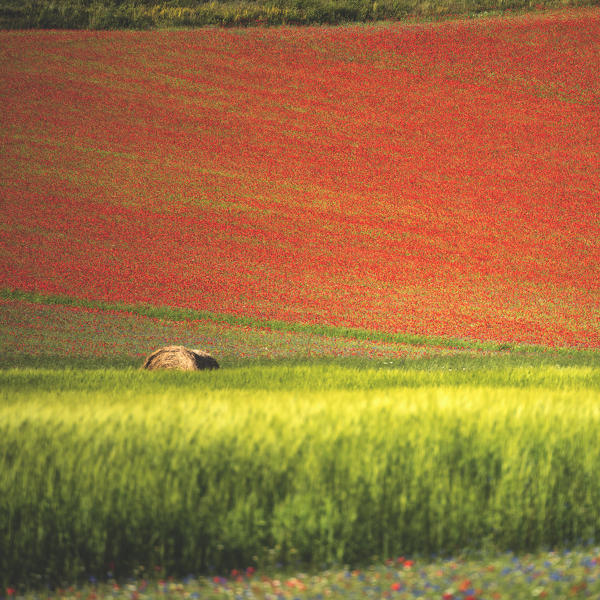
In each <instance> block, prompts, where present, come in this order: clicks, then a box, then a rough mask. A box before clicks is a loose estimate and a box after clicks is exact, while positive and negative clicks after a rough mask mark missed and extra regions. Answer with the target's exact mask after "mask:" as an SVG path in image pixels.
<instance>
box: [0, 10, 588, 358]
mask: <svg viewBox="0 0 600 600" xmlns="http://www.w3.org/2000/svg"><path fill="white" fill-rule="evenodd" d="M599 36H600V11H599V10H598V9H597V8H592V9H587V10H578V11H571V10H565V11H559V12H554V13H547V14H542V15H529V16H519V17H507V18H505V19H482V20H477V21H461V20H458V21H452V22H448V23H441V24H429V25H427V24H421V25H413V26H401V25H372V26H348V27H340V28H318V27H317V28H306V29H298V28H276V29H247V30H235V29H234V30H213V29H206V30H194V31H185V30H180V31H158V32H127V31H110V32H89V31H77V32H73V31H64V32H62V31H31V32H21V31H17V32H7V31H4V32H0V51H1V55H0V65H1V67H2V69H1V73H2V75H1V76H0V77H1V79H0V83H1V86H0V102H1V103H2V106H3V108H4V110H3V112H2V115H1V116H0V132H1V133H0V135H1V140H2V148H3V160H2V163H1V165H0V169H1V171H0V182H1V186H2V188H1V192H2V202H3V224H2V234H3V235H2V237H1V238H0V273H1V274H2V281H3V286H4V287H5V288H9V289H16V290H24V291H31V292H42V293H47V294H59V295H70V296H73V297H77V298H89V299H93V300H104V301H110V302H124V303H129V304H133V303H136V302H140V303H145V304H150V305H165V306H173V307H185V308H192V309H197V310H206V311H212V312H216V313H222V314H232V315H241V316H246V317H254V318H260V319H277V320H282V321H288V322H291V323H297V322H301V323H308V324H319V325H333V326H347V327H358V328H363V329H370V330H377V331H385V332H400V333H403V334H418V335H434V336H450V337H459V338H470V339H477V340H489V341H495V342H512V343H538V344H539V343H541V344H546V345H555V346H587V347H598V346H599V345H600V338H599V333H598V332H599V331H600V324H599V317H598V315H599V314H600V311H599V302H600V296H599V291H598V282H599V281H600V272H599V270H600V267H599V265H600V242H599V240H600V231H599V228H600V226H599V223H600V220H599V219H598V213H599V209H600V206H599V205H600V198H599V195H598V187H597V182H598V180H599V178H600V173H599V168H600V167H599V166H598V161H597V140H598V139H599V137H600V116H599V112H598V102H599V98H600V79H599V78H600V76H599V73H600V68H598V67H599V65H598V53H597V51H596V49H597V48H598V45H599V44H600V41H599Z"/></svg>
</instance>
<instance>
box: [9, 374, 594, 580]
mask: <svg viewBox="0 0 600 600" xmlns="http://www.w3.org/2000/svg"><path fill="white" fill-rule="evenodd" d="M599 379H600V377H599V373H598V370H597V369H595V368H592V367H586V368H562V369H560V368H553V367H540V368H538V369H528V368H522V369H518V368H517V369H504V370H502V369H500V370H492V371H487V372H480V373H479V377H477V378H476V380H475V381H479V382H480V383H479V384H476V383H475V381H471V380H470V379H469V378H468V376H467V375H465V372H463V371H445V372H425V371H405V372H402V371H381V370H368V369H345V368H342V367H335V366H331V365H330V366H295V367H288V368H279V369H278V368H271V369H259V368H245V369H231V370H229V371H227V370H223V371H221V372H213V373H197V374H189V375H185V374H176V375H174V374H171V373H155V374H150V373H144V372H139V371H110V370H107V371H87V372H81V371H69V370H65V371H33V370H32V371H26V370H12V371H11V370H9V371H4V372H0V382H1V384H0V389H2V402H1V404H0V515H1V518H0V573H2V576H3V577H4V578H5V580H6V583H9V582H13V583H14V582H16V581H28V582H32V581H38V580H39V581H40V582H43V581H54V582H57V581H60V580H70V581H73V580H74V579H76V578H77V577H82V576H84V575H86V576H87V575H96V576H102V575H103V574H105V573H106V571H107V570H109V569H114V570H116V572H117V574H118V573H121V574H125V573H131V572H132V571H133V570H134V569H135V568H136V567H137V566H139V565H145V566H146V567H150V568H153V567H155V566H157V567H160V569H161V570H164V571H166V572H168V573H170V574H186V573H190V572H192V573H198V572H202V571H204V572H205V571H207V570H209V569H210V568H211V567H214V568H226V567H232V566H238V567H239V566H247V565H251V564H252V565H256V564H258V566H261V565H264V564H265V563H266V562H267V561H271V560H272V561H281V562H284V563H294V562H295V561H297V560H301V561H304V562H306V563H310V564H312V565H321V564H323V563H331V562H338V561H343V562H349V563H360V562H361V561H366V560H369V559H370V558H372V557H373V556H374V555H377V556H379V557H385V556H387V555H400V554H414V553H431V552H453V551H455V550H456V549H459V548H465V547H473V548H481V547H485V546H488V547H499V548H503V549H513V550H520V549H531V548H535V547H539V546H543V545H554V544H562V543H571V542H577V541H581V540H587V539H589V538H594V537H597V536H598V534H599V533H600V516H599V514H598V510H597V507H598V506H600V480H598V478H597V473H598V469H599V468H600V446H599V444H598V430H599V429H598V428H599V425H600V403H599V402H598V400H599V389H600V383H599Z"/></svg>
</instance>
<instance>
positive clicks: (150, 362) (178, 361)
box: [142, 346, 219, 371]
mask: <svg viewBox="0 0 600 600" xmlns="http://www.w3.org/2000/svg"><path fill="white" fill-rule="evenodd" d="M142 368H144V369H149V370H155V369H175V370H178V371H199V370H201V369H218V368H219V363H218V362H217V361H216V360H215V359H214V358H213V357H212V356H211V355H210V354H209V353H208V352H204V351H203V350H195V349H192V350H190V349H189V348H186V347H185V346H164V347H163V348H159V349H158V350H155V351H154V352H153V353H152V354H150V355H149V356H148V358H146V361H145V362H144V365H143V367H142Z"/></svg>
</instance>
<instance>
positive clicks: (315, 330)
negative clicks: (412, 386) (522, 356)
mask: <svg viewBox="0 0 600 600" xmlns="http://www.w3.org/2000/svg"><path fill="white" fill-rule="evenodd" d="M0 298H3V299H6V300H21V301H27V302H32V303H37V304H44V305H53V304H55V305H61V306H77V307H81V308H88V309H97V310H104V311H119V312H126V313H131V314H136V315H140V316H145V317H150V318H154V319H162V320H168V321H197V320H207V321H212V322H215V323H227V324H229V325H241V326H246V327H253V328H258V329H271V330H274V331H291V332H297V333H306V334H314V335H324V336H330V337H339V338H348V339H355V340H371V341H381V342H389V343H397V344H408V345H414V346H424V347H442V348H453V349H457V350H479V351H516V352H528V353H533V352H544V351H546V350H548V349H547V348H545V347H544V346H539V345H533V344H509V343H504V342H488V341H478V340H470V339H464V338H455V337H442V336H425V335H413V334H405V333H390V332H385V331H377V330H372V329H361V328H354V327H337V326H334V325H313V324H308V323H294V322H288V321H279V320H273V319H256V318H252V317H245V316H241V315H230V314H223V313H215V312H211V311H205V310H195V309H191V308H181V307H173V306H153V305H150V304H143V303H136V304H126V303H122V302H106V301H102V300H91V299H86V298H78V297H74V296H64V295H58V294H45V293H40V292H32V291H24V290H17V289H10V288H1V289H0ZM551 350H552V352H561V353H567V354H568V353H571V352H574V351H575V349H572V348H552V349H551ZM591 352H593V351H591Z"/></svg>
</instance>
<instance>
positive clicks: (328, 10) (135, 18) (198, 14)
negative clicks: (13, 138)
mask: <svg viewBox="0 0 600 600" xmlns="http://www.w3.org/2000/svg"><path fill="white" fill-rule="evenodd" d="M597 4H598V0H436V1H435V2H429V1H428V0H214V1H212V2H202V1H199V0H171V1H169V2H157V1H156V0H97V1H94V2H91V1H90V0H25V1H22V0H0V29H30V28H41V29H150V28H168V27H205V26H247V25H310V24H331V25H333V24H341V23H350V22H372V21H384V20H407V19H415V18H417V19H422V20H428V19H429V20H430V19H440V18H445V17H449V16H459V15H463V16H477V15H481V14H490V13H491V14H499V13H503V12H506V11H524V10H531V9H540V8H564V7H565V6H594V5H597Z"/></svg>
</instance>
